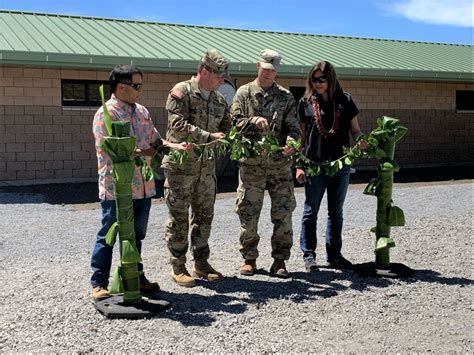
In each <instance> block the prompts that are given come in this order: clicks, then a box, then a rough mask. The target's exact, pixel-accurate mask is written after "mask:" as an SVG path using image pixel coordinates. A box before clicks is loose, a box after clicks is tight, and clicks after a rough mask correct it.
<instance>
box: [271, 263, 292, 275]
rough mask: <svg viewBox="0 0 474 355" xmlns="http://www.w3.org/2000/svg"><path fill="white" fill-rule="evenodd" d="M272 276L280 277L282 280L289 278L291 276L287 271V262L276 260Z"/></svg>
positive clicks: (272, 268)
mask: <svg viewBox="0 0 474 355" xmlns="http://www.w3.org/2000/svg"><path fill="white" fill-rule="evenodd" d="M270 275H271V276H276V277H280V278H282V279H286V278H288V277H289V276H290V275H289V274H288V271H286V266H285V261H284V260H278V259H275V261H274V262H273V264H272V266H271V267H270Z"/></svg>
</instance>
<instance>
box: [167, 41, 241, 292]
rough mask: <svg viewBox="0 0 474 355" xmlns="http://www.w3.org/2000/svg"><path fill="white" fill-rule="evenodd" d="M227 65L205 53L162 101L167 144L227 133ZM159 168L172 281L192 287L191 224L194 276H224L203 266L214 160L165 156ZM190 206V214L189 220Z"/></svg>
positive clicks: (206, 254)
mask: <svg viewBox="0 0 474 355" xmlns="http://www.w3.org/2000/svg"><path fill="white" fill-rule="evenodd" d="M228 64H229V62H228V61H227V60H226V59H225V58H224V57H223V56H222V55H221V54H220V53H219V52H218V51H217V50H215V49H209V50H207V51H206V52H205V53H204V56H203V57H202V58H201V60H200V62H199V66H198V72H197V75H196V76H195V77H192V78H191V79H190V80H187V81H183V82H180V83H178V84H176V85H175V86H174V87H173V89H172V90H171V91H170V94H169V95H168V100H167V102H166V109H167V110H168V130H167V133H166V139H167V140H169V141H170V142H174V143H179V142H184V141H186V140H187V139H188V137H190V138H191V140H192V142H193V143H197V144H199V143H206V142H210V141H212V140H216V139H220V138H223V137H224V136H225V133H227V132H228V131H229V130H230V128H231V125H232V124H231V119H230V115H229V108H228V106H227V103H226V100H225V98H224V96H223V95H222V94H221V93H219V92H218V91H216V89H217V88H218V87H219V86H220V85H221V84H222V83H223V81H224V76H225V75H226V74H227V67H228ZM162 168H163V169H164V174H165V178H166V180H165V184H164V190H165V199H166V204H167V205H168V209H169V214H168V220H167V222H166V231H165V237H166V242H167V245H168V249H169V251H170V253H171V265H172V273H171V276H172V279H173V280H174V281H175V282H176V283H177V284H178V285H181V286H186V287H191V286H194V285H195V284H196V283H195V280H194V278H193V277H191V275H190V274H189V272H188V271H187V269H186V266H185V263H186V252H187V250H188V245H189V243H188V234H189V225H191V233H190V234H191V251H192V253H193V256H194V267H193V276H194V277H196V278H202V279H206V280H209V281H217V280H220V279H222V274H221V273H220V272H218V271H216V270H215V269H214V268H212V267H211V265H209V263H208V262H207V260H208V258H209V245H208V239H209V235H210V232H211V223H212V219H213V217H214V201H215V198H216V173H215V162H214V160H207V159H196V158H195V157H194V156H193V153H192V152H191V153H190V155H189V159H188V160H187V161H186V162H185V163H183V164H179V163H178V162H174V161H172V160H170V158H169V156H165V157H164V159H163V163H162ZM189 206H191V210H192V215H191V220H190V221H189V214H188V210H189Z"/></svg>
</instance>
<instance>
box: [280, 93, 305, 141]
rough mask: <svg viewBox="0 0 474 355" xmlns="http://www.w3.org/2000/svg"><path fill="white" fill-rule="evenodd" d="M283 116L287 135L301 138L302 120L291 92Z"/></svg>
mask: <svg viewBox="0 0 474 355" xmlns="http://www.w3.org/2000/svg"><path fill="white" fill-rule="evenodd" d="M289 95H290V98H289V100H288V104H287V106H286V110H285V116H284V118H283V127H284V129H285V133H286V134H287V136H289V137H291V138H293V139H295V140H297V139H300V138H301V128H300V121H299V119H298V117H297V114H296V102H295V99H294V98H293V96H292V95H291V94H289Z"/></svg>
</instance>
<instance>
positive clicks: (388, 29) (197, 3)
mask: <svg viewBox="0 0 474 355" xmlns="http://www.w3.org/2000/svg"><path fill="white" fill-rule="evenodd" d="M473 7H474V5H473V2H472V0H359V1H356V0H347V1H346V0H323V1H321V0H312V1H309V0H234V1H224V0H175V1H173V0H167V1H163V0H150V1H142V0H128V1H121V0H115V1H112V0H95V1H90V0H82V1H55V0H0V9H4V10H21V11H34V12H47V13H59V14H68V15H81V16H98V17H110V18H122V19H133V20H143V21H156V22H166V23H179V24H190V25H203V26H216V27H228V28H241V29H258V30H270V31H284V32H302V33H313V34H322V35H338V36H355V37H369V38H386V39H399V40H413V41H427V42H443V43H459V44H471V45H472V44H473V33H474V32H473V20H472V19H473Z"/></svg>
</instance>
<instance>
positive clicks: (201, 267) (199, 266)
mask: <svg viewBox="0 0 474 355" xmlns="http://www.w3.org/2000/svg"><path fill="white" fill-rule="evenodd" d="M193 276H194V277H196V278H200V279H204V280H207V281H219V280H222V279H223V276H222V274H221V273H220V272H218V271H216V270H215V269H214V268H213V267H212V266H211V265H209V263H208V262H207V261H196V262H194V267H193Z"/></svg>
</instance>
